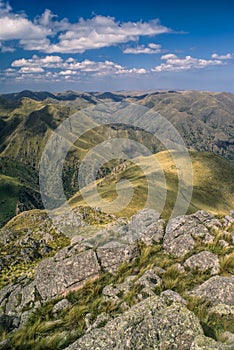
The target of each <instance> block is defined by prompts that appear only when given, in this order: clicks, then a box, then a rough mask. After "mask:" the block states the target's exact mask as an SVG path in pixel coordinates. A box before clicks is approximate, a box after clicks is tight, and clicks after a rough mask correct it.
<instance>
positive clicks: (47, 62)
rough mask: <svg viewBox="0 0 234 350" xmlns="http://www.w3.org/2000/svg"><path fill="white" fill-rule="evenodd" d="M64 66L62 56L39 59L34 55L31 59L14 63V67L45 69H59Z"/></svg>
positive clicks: (22, 59)
mask: <svg viewBox="0 0 234 350" xmlns="http://www.w3.org/2000/svg"><path fill="white" fill-rule="evenodd" d="M61 64H63V59H62V58H61V57H60V56H45V57H41V58H40V57H38V56H37V55H33V57H32V58H30V59H25V58H21V59H19V60H16V61H14V62H12V64H11V66H12V67H44V68H59V67H60V66H61Z"/></svg>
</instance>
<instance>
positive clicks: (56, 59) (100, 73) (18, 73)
mask: <svg viewBox="0 0 234 350" xmlns="http://www.w3.org/2000/svg"><path fill="white" fill-rule="evenodd" d="M11 67H13V68H10V69H8V70H5V71H4V74H5V76H9V74H10V75H11V76H15V78H17V80H19V79H20V77H25V78H26V79H28V78H31V79H38V80H41V79H44V80H54V79H58V81H61V79H68V77H70V78H72V77H73V78H74V79H76V78H78V77H105V76H120V75H123V76H126V75H129V76H137V75H142V74H147V73H148V70H147V69H145V68H135V67H133V68H127V67H124V66H122V65H120V64H118V63H115V62H112V61H108V60H106V61H98V62H97V61H92V60H88V59H85V60H83V61H77V60H75V59H74V58H72V57H69V58H68V59H62V58H61V57H60V56H53V55H48V56H44V57H39V56H37V55H33V56H32V58H29V59H25V58H21V59H18V60H15V61H13V62H12V64H11ZM36 73H37V75H36ZM39 73H41V74H40V75H38V74H39Z"/></svg>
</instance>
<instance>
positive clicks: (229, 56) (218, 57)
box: [211, 53, 234, 60]
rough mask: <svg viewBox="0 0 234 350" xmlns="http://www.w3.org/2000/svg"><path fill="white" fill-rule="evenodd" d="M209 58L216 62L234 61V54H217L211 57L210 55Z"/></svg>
mask: <svg viewBox="0 0 234 350" xmlns="http://www.w3.org/2000/svg"><path fill="white" fill-rule="evenodd" d="M211 57H212V58H215V59H218V60H231V59H234V54H233V53H227V54H226V55H218V54H217V53H213V55H211Z"/></svg>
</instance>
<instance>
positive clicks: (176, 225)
mask: <svg viewBox="0 0 234 350" xmlns="http://www.w3.org/2000/svg"><path fill="white" fill-rule="evenodd" d="M217 221H218V220H217ZM215 223H216V221H214V218H213V216H212V215H210V214H208V213H207V212H205V211H199V212H197V213H195V214H193V215H183V216H180V217H177V218H173V219H171V220H170V221H169V222H168V224H167V227H166V233H165V236H164V239H163V247H164V249H165V250H166V251H167V252H168V253H170V254H173V255H175V256H177V257H184V256H185V255H186V254H187V253H189V252H190V251H191V250H192V249H193V248H194V246H195V241H196V239H200V240H202V241H203V242H204V243H208V242H212V241H213V240H214V237H213V236H212V235H211V234H210V232H209V230H208V228H207V226H208V225H209V226H210V227H211V228H212V227H213V226H215Z"/></svg>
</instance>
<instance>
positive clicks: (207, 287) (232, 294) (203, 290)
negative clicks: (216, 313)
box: [190, 276, 234, 306]
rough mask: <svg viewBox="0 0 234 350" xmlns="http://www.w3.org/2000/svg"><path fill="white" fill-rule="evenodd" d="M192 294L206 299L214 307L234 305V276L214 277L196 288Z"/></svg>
mask: <svg viewBox="0 0 234 350" xmlns="http://www.w3.org/2000/svg"><path fill="white" fill-rule="evenodd" d="M190 294H192V295H195V296H198V297H204V298H205V299H206V300H208V301H210V302H211V304H212V305H216V304H225V305H230V306H233V305H234V276H231V277H222V276H214V277H211V278H210V279H208V280H207V281H206V282H204V283H203V284H202V285H200V286H198V287H196V288H194V289H193V290H192V291H191V292H190Z"/></svg>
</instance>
